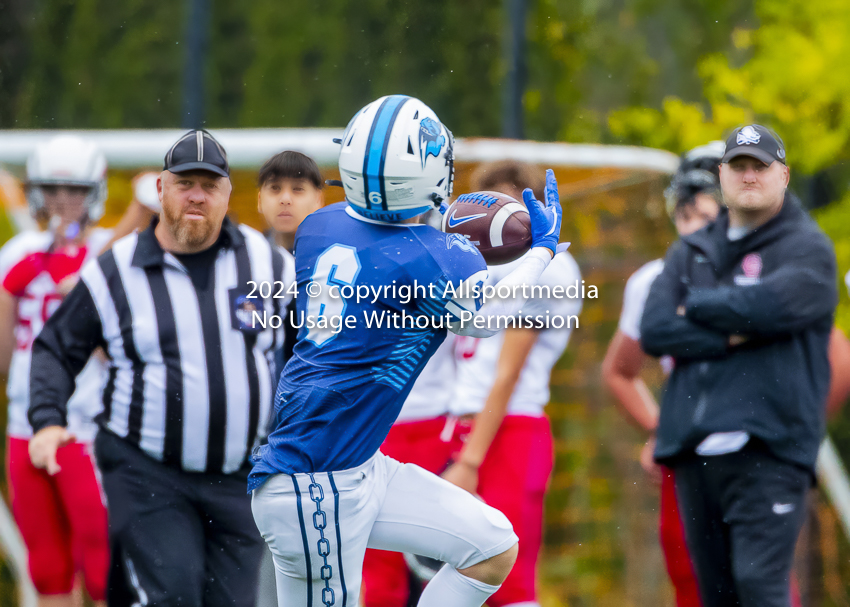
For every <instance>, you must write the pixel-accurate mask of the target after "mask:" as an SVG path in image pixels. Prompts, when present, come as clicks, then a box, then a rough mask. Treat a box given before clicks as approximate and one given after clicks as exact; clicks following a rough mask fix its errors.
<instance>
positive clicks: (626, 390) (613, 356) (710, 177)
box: [602, 141, 725, 607]
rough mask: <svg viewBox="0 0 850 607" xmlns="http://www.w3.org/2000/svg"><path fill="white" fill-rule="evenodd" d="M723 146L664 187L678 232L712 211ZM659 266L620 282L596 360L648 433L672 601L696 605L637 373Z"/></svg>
mask: <svg viewBox="0 0 850 607" xmlns="http://www.w3.org/2000/svg"><path fill="white" fill-rule="evenodd" d="M717 144H720V145H719V146H718V145H717ZM724 149H725V146H724V145H723V143H722V142H719V141H718V142H713V143H712V144H709V145H707V146H702V147H700V148H697V149H695V150H693V151H691V152H689V153H688V155H687V156H686V157H685V159H684V161H683V164H682V168H680V170H679V172H678V173H677V175H676V176H675V177H674V178H673V181H672V183H671V185H670V188H668V190H667V191H666V192H665V196H666V198H667V211H668V213H669V214H670V216H671V218H672V219H673V222H674V223H675V224H676V230H677V232H678V233H679V234H690V233H692V232H696V231H697V230H699V229H701V228H703V227H705V226H706V225H708V224H709V223H711V222H712V221H714V219H715V218H716V217H717V214H718V212H719V211H720V204H721V202H720V193H719V180H718V179H719V178H718V175H717V173H718V171H717V165H718V164H719V162H720V158H721V156H722V155H723V152H724ZM663 267H664V260H662V259H656V260H654V261H650V262H649V263H647V264H645V265H643V266H642V267H641V268H640V269H638V270H637V272H635V273H634V274H632V276H631V277H630V278H629V280H628V281H627V282H626V289H625V293H624V294H623V309H622V312H621V313H620V322H619V325H618V327H617V332H616V333H615V334H614V338H613V339H612V340H611V344H610V345H609V346H608V352H607V354H606V356H605V360H604V362H603V363H602V377H603V379H604V380H605V383H606V384H607V385H608V388H609V390H611V392H612V393H613V394H614V396H615V397H616V398H617V402H618V403H619V404H620V405H621V406H622V408H623V409H624V410H625V412H626V413H628V415H629V418H630V419H631V420H632V421H634V422H635V423H636V424H637V425H638V426H640V427H641V428H643V429H644V430H646V431H647V432H649V433H650V438H649V440H648V441H647V443H646V445H645V446H644V448H643V450H642V451H641V457H640V461H641V466H642V467H643V469H644V470H645V471H646V472H647V474H648V475H649V476H650V478H651V479H652V480H653V481H654V482H656V483H659V484H660V485H661V511H660V519H659V536H660V540H661V547H662V549H663V551H664V557H665V560H666V564H667V572H668V574H669V575H670V579H671V581H672V582H673V586H674V587H675V589H676V604H677V605H678V607H700V605H701V601H700V598H699V590H698V588H697V585H696V584H697V582H696V578H695V577H694V572H693V567H692V565H691V560H690V556H689V554H688V551H687V547H686V546H685V536H684V530H683V528H682V523H681V519H680V518H679V509H678V505H677V500H676V489H675V484H674V479H673V475H672V473H671V472H670V470H667V469H662V467H660V466H659V465H658V464H656V463H655V461H654V460H653V455H652V454H653V451H654V450H655V437H654V433H655V428H656V426H657V425H658V414H659V409H658V403H657V402H656V400H655V397H653V395H652V393H651V392H650V391H649V388H647V386H646V384H645V383H644V382H643V380H642V379H641V377H640V371H641V368H642V367H643V363H644V362H645V360H646V354H644V352H643V350H642V349H641V347H640V320H641V317H642V316H643V309H644V306H645V304H646V298H647V295H648V294H649V288H650V287H651V286H652V283H653V281H654V280H655V278H656V277H657V276H658V275H659V274H660V273H661V270H662V269H663ZM660 362H661V366H662V368H663V369H664V372H665V373H670V372H671V371H672V370H673V360H672V359H671V358H669V357H664V358H662V359H661V361H660Z"/></svg>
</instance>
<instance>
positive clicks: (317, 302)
mask: <svg viewBox="0 0 850 607" xmlns="http://www.w3.org/2000/svg"><path fill="white" fill-rule="evenodd" d="M359 273H360V260H359V259H357V250H356V249H355V248H354V247H349V246H346V245H339V244H338V245H334V246H332V247H328V248H327V249H326V250H325V251H324V252H323V253H322V254H321V255H319V257H318V259H316V269H315V270H314V271H313V276H312V281H313V282H315V283H317V284H319V285H321V287H322V290H321V292H320V293H319V295H317V296H316V297H312V296H309V295H308V299H307V316H308V317H309V321H308V327H309V331H308V332H307V338H306V339H307V340H308V341H311V342H313V343H314V344H316V346H318V347H322V346H323V345H325V344H326V343H327V342H328V341H330V340H331V339H332V338H333V337H335V336H336V332H335V331H334V328H333V327H332V326H331V322H330V319H331V318H333V317H335V316H339V317H340V318H343V317H344V316H345V300H344V299H343V298H342V296H341V295H340V291H339V289H340V287H343V286H353V285H354V281H355V280H356V279H357V275H358V274H359ZM332 287H336V288H335V289H334V288H332ZM322 319H323V320H322Z"/></svg>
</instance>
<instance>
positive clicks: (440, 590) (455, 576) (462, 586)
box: [417, 565, 499, 607]
mask: <svg viewBox="0 0 850 607" xmlns="http://www.w3.org/2000/svg"><path fill="white" fill-rule="evenodd" d="M498 589H499V586H491V585H490V584H485V583H484V582H479V581H478V580H473V579H472V578H471V577H466V576H465V575H462V574H460V573H458V571H457V569H455V568H454V567H450V566H449V565H445V566H444V567H443V568H442V569H440V570H439V571H438V572H437V575H435V576H434V578H433V579H432V580H431V581H430V582H428V585H427V586H425V590H424V591H423V592H422V596H421V597H419V603H417V607H481V605H483V604H484V601H486V600H487V599H489V598H490V595H492V594H493V593H494V592H496V591H497V590H498Z"/></svg>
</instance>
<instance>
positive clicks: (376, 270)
mask: <svg viewBox="0 0 850 607" xmlns="http://www.w3.org/2000/svg"><path fill="white" fill-rule="evenodd" d="M295 258H296V262H295V271H296V280H297V284H298V298H297V317H296V321H295V323H296V325H303V326H301V327H300V329H299V332H298V342H297V343H296V345H295V349H294V353H293V357H292V358H291V359H290V360H289V362H288V363H287V364H286V367H285V368H284V370H283V374H282V376H281V379H280V384H279V385H278V389H277V394H276V395H275V425H274V427H275V429H274V431H273V432H272V433H271V435H270V436H269V442H268V444H267V445H264V446H263V447H261V449H260V451H259V452H258V453H257V454H255V456H254V469H253V471H252V472H251V479H250V481H249V488H251V489H253V488H255V487H257V486H259V485H260V484H261V483H262V482H263V481H264V480H265V478H266V477H268V475H270V474H276V473H287V474H293V473H298V472H319V471H333V470H345V469H348V468H353V467H355V466H359V465H360V464H362V463H363V462H365V461H366V460H368V459H369V458H370V457H371V456H372V455H373V454H374V453H375V452H376V451H377V450H378V448H379V447H380V446H381V443H382V442H383V441H384V439H385V438H386V436H387V432H389V429H390V427H391V426H392V424H393V422H394V421H395V419H396V417H398V414H399V411H400V410H401V406H402V404H403V403H404V400H405V398H406V397H407V395H408V393H409V392H410V389H411V387H412V386H413V383H414V382H415V381H416V378H417V376H418V375H419V373H420V372H421V371H422V368H423V367H424V366H425V363H426V362H428V359H429V358H430V357H431V355H432V354H433V353H434V351H435V350H436V349H437V347H438V346H439V345H440V344H441V343H442V341H443V340H444V339H445V337H446V330H447V322H446V319H447V318H448V319H452V320H455V319H456V318H457V317H458V315H459V309H465V310H468V311H470V312H472V313H474V312H475V311H476V309H477V307H478V302H477V301H475V300H474V298H473V299H472V300H470V299H469V298H460V297H453V296H454V295H455V294H456V293H455V292H456V291H457V290H459V289H460V288H461V285H462V284H464V286H466V285H470V284H479V283H478V281H483V280H484V278H486V265H485V263H484V259H483V258H482V257H481V254H480V253H479V252H478V250H477V249H476V248H475V247H474V246H472V245H471V243H470V242H469V241H468V240H466V239H465V238H463V237H461V236H458V235H456V234H445V233H443V232H440V231H438V230H435V229H434V228H432V227H430V226H427V225H420V224H416V225H410V224H387V223H383V222H377V221H373V220H368V219H365V218H363V217H360V216H358V215H357V214H356V213H354V212H352V211H350V210H348V206H347V204H346V203H344V202H343V203H338V204H334V205H330V206H328V207H325V208H323V209H321V210H319V211H316V212H315V213H313V214H311V215H309V216H308V217H307V218H306V219H305V220H304V222H303V223H302V224H301V226H300V228H299V229H298V233H297V236H296V241H295ZM367 293H368V295H367ZM358 295H359V296H358ZM323 321H324V322H323Z"/></svg>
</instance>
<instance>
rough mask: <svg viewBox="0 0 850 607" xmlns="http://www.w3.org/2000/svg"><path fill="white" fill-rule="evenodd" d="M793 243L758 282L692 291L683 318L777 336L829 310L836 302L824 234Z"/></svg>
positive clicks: (730, 329)
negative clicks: (779, 262)
mask: <svg viewBox="0 0 850 607" xmlns="http://www.w3.org/2000/svg"><path fill="white" fill-rule="evenodd" d="M796 244H797V246H796V247H795V248H794V251H795V253H794V255H793V256H792V257H790V258H789V259H788V260H786V261H783V264H782V267H781V268H779V269H778V270H776V271H775V272H771V273H770V274H768V275H767V276H765V277H763V278H762V280H761V282H760V283H758V284H755V285H747V286H723V287H717V288H713V289H694V290H692V291H691V292H690V293H689V294H688V297H687V299H686V300H685V316H686V318H689V319H691V320H693V321H694V322H698V323H700V324H701V325H705V326H706V327H709V328H711V329H715V330H717V331H721V332H725V333H736V334H742V335H750V336H758V337H780V336H784V335H790V334H792V333H796V332H798V331H801V330H803V329H805V328H807V327H809V326H811V325H812V323H815V322H817V321H819V320H821V319H823V318H824V317H826V316H829V315H830V314H832V312H833V311H834V310H835V306H836V304H837V303H838V289H837V286H836V280H835V275H836V274H835V273H836V264H835V254H834V253H833V251H832V246H831V245H830V244H829V242H828V241H827V240H826V237H823V238H822V239H812V238H807V239H804V238H800V239H799V242H798V243H796Z"/></svg>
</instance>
